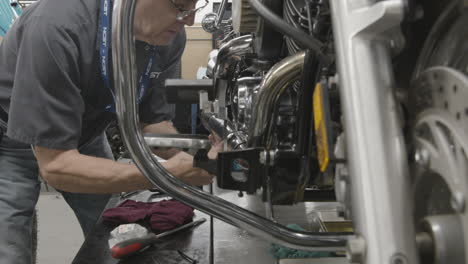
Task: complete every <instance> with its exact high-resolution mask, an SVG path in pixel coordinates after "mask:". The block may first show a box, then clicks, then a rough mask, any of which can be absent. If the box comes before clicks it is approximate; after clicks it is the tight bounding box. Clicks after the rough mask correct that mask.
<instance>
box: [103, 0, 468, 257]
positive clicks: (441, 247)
mask: <svg viewBox="0 0 468 264" xmlns="http://www.w3.org/2000/svg"><path fill="white" fill-rule="evenodd" d="M133 5H134V1H132V0H119V1H116V2H115V3H114V10H115V14H116V16H115V17H114V20H113V34H112V36H113V41H112V43H113V57H114V58H116V59H115V60H114V72H116V73H118V74H115V76H116V77H115V78H116V79H115V84H116V91H117V97H118V100H117V113H118V117H119V125H120V129H121V131H122V136H123V139H124V141H125V144H126V146H127V148H128V150H129V152H130V154H131V156H132V158H133V159H134V161H135V163H136V164H137V166H138V167H139V168H140V169H141V171H142V172H143V173H144V174H145V176H146V177H147V178H148V180H150V181H151V182H152V183H154V184H155V185H156V186H158V187H159V188H161V189H162V190H164V191H165V192H167V193H168V194H169V195H171V196H173V197H174V198H176V199H179V200H181V201H183V202H185V203H187V204H189V205H191V206H193V207H194V208H196V209H199V210H201V211H203V212H205V213H208V214H210V215H212V216H214V217H216V218H218V219H221V220H223V221H225V222H227V223H230V224H232V225H234V226H237V227H239V228H242V229H244V230H247V231H248V232H250V233H252V234H254V235H256V236H258V237H261V238H264V239H266V240H268V241H271V242H275V243H278V244H282V245H284V246H288V247H292V248H296V249H303V250H315V251H332V252H337V251H346V253H347V256H348V260H349V262H350V263H392V264H405V263H411V264H413V263H468V254H467V253H466V252H468V214H467V213H466V199H467V195H468V176H467V175H468V174H467V164H468V163H467V154H466V153H467V152H468V149H467V148H468V134H467V132H466V131H468V130H467V129H466V128H468V127H467V125H468V123H467V120H468V119H467V118H468V106H467V104H466V100H465V98H467V96H468V76H467V75H468V57H467V54H468V52H467V49H468V46H467V45H466V43H467V41H466V40H467V38H468V33H467V31H466V30H464V26H465V25H467V24H468V3H467V2H466V1H459V0H452V1H430V0H406V1H405V0H382V1H376V0H263V1H260V0H235V1H233V2H232V18H231V19H229V20H227V21H222V19H221V18H223V13H224V11H225V10H226V7H227V1H223V2H222V3H221V8H220V11H219V12H218V14H209V15H207V16H206V17H205V19H204V22H203V27H204V28H205V30H207V31H209V32H214V31H215V30H219V29H222V30H223V31H224V32H225V34H224V39H222V40H221V42H220V44H221V46H220V48H219V50H215V51H213V52H212V53H211V54H210V61H209V62H208V70H207V78H208V79H207V80H203V81H200V82H198V83H197V82H190V83H186V85H183V83H182V84H181V83H178V84H177V85H174V87H175V86H177V87H179V88H180V89H181V90H184V89H188V90H190V91H191V92H190V94H192V97H193V96H194V97H195V99H193V100H196V101H197V102H199V105H200V119H201V120H202V122H203V124H204V125H205V127H206V128H207V129H208V130H209V131H210V132H211V133H212V134H214V135H216V136H217V137H219V138H221V139H223V140H224V141H225V149H224V151H223V152H221V153H219V155H218V161H217V165H216V172H217V173H216V175H217V177H216V182H217V184H218V186H219V187H220V188H223V189H229V190H237V191H240V192H246V193H247V194H251V195H255V194H258V193H261V196H262V199H263V200H264V201H265V202H266V203H267V204H268V205H269V206H268V208H269V213H268V215H267V217H261V216H258V215H256V214H255V213H253V212H250V211H248V210H246V209H243V208H240V207H238V206H236V205H235V204H233V203H230V202H227V201H224V200H222V199H219V198H218V197H216V196H212V195H210V194H208V193H205V192H203V191H201V190H199V189H197V188H194V187H191V186H187V185H185V184H184V183H182V182H181V181H179V180H178V179H175V178H174V177H172V176H171V175H169V174H168V173H167V172H166V171H165V170H164V169H163V168H162V167H161V166H160V165H159V163H158V161H157V160H156V159H155V158H154V157H153V156H152V155H151V152H150V150H149V148H148V147H147V145H145V143H144V138H143V136H142V135H141V133H140V132H139V130H138V125H137V123H138V122H137V107H136V104H135V101H136V100H123V99H124V98H131V99H135V98H136V95H135V91H136V89H134V88H135V87H134V86H135V84H136V82H135V76H134V68H133V65H134V62H135V55H134V54H133V53H132V49H131V47H132V45H133V39H132V29H131V28H132V27H131V26H130V25H131V22H132V21H133V12H132V6H133ZM122 76H126V77H125V78H122ZM194 91H195V92H194ZM180 94H185V95H186V94H187V93H180ZM181 96H182V95H181ZM324 200H326V201H328V200H336V201H337V202H338V203H339V204H340V207H339V214H340V216H342V217H344V218H345V219H348V220H350V221H352V223H353V232H352V233H347V232H302V231H295V230H291V229H288V228H287V227H285V226H282V225H280V224H278V223H277V222H276V221H275V220H274V215H275V214H274V206H275V205H292V204H296V203H299V202H304V201H324Z"/></svg>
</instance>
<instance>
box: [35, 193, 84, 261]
mask: <svg viewBox="0 0 468 264" xmlns="http://www.w3.org/2000/svg"><path fill="white" fill-rule="evenodd" d="M37 208H38V230H39V234H38V253H37V254H38V258H37V263H38V264H66V263H71V262H72V260H73V258H74V257H75V255H76V253H77V252H78V250H79V249H80V246H81V244H82V243H83V240H84V239H83V233H82V232H81V228H80V226H79V224H78V220H77V219H76V217H75V215H74V213H73V211H72V210H71V209H70V207H68V205H67V203H66V202H65V200H64V199H63V198H62V196H61V195H60V194H59V193H57V192H55V191H53V192H41V195H40V197H39V202H38V204H37Z"/></svg>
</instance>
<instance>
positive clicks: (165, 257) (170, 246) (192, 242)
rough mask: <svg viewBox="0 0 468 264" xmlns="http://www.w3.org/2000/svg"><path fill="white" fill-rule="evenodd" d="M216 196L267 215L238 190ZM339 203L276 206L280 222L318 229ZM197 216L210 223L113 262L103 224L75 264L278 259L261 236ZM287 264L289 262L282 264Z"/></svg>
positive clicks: (227, 263) (225, 263) (224, 263)
mask: <svg viewBox="0 0 468 264" xmlns="http://www.w3.org/2000/svg"><path fill="white" fill-rule="evenodd" d="M214 189H215V190H214V194H215V195H217V196H218V197H220V198H223V199H225V200H228V201H231V202H234V203H236V204H237V205H239V206H241V207H243V208H246V209H248V210H251V211H255V212H256V213H257V214H259V215H262V216H264V215H265V205H264V203H262V202H261V200H260V199H259V198H258V197H256V196H249V195H244V196H243V197H238V195H237V192H234V191H224V190H220V189H217V188H214ZM149 195H150V193H149V192H148V191H145V192H142V193H139V194H136V195H133V196H131V197H127V199H133V200H138V201H147V200H145V199H146V198H145V197H148V196H149ZM122 201H123V200H122V199H120V197H119V196H115V197H113V198H112V199H111V200H110V202H109V204H108V208H112V207H115V206H116V205H118V204H119V203H120V202H122ZM336 205H337V204H336V203H332V202H326V203H324V202H320V203H313V202H312V203H311V202H309V203H302V204H298V205H295V206H275V212H276V215H277V218H276V220H277V221H278V222H279V223H283V224H288V223H296V224H299V225H301V226H304V227H311V226H315V225H317V223H314V218H315V215H316V214H317V212H320V213H321V214H324V215H326V214H328V213H329V214H330V215H332V214H335V213H336V212H335V210H336ZM194 212H195V218H194V220H197V219H199V218H202V217H204V218H206V219H207V221H206V222H205V223H203V224H201V225H199V226H197V227H195V228H192V229H189V230H185V231H181V232H180V233H176V234H174V235H171V236H169V237H167V238H164V239H161V242H160V243H158V244H156V246H155V247H152V248H150V249H148V250H146V251H144V252H142V253H140V254H138V255H135V256H131V257H129V258H128V259H125V260H120V261H118V260H115V259H112V258H111V256H110V252H109V246H108V239H109V234H110V231H111V230H112V229H111V228H109V227H107V226H105V225H103V224H102V223H101V221H99V222H98V223H97V225H96V226H95V228H94V230H93V231H92V233H91V234H90V235H88V237H87V238H86V239H85V241H84V243H83V245H82V246H81V249H80V250H79V252H78V254H77V255H76V256H75V258H74V260H73V264H98V263H99V264H115V263H119V264H127V263H132V264H150V263H151V264H157V263H161V264H172V263H181V264H183V263H186V264H189V263H191V262H190V261H187V260H185V259H184V258H183V257H182V256H181V255H180V254H179V253H178V250H180V251H182V252H183V253H184V254H186V255H187V256H189V257H190V258H192V259H194V260H196V261H197V263H199V264H212V263H216V264H234V263H256V264H273V263H277V261H276V260H275V259H274V258H273V257H272V256H271V255H270V253H269V250H270V243H269V242H267V241H265V240H263V239H260V238H257V237H255V236H253V235H251V234H249V233H247V232H246V231H244V230H241V229H238V228H236V227H234V226H231V225H229V224H226V223H224V222H222V221H220V220H218V219H211V218H210V216H208V215H206V214H204V213H203V212H200V211H198V210H195V211H194ZM344 260H345V259H331V260H325V259H315V260H314V259H310V260H306V261H304V262H297V261H295V262H294V263H344V262H345V261H344ZM280 263H286V262H283V261H282V262H280Z"/></svg>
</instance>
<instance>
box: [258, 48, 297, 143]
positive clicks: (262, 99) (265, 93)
mask: <svg viewBox="0 0 468 264" xmlns="http://www.w3.org/2000/svg"><path fill="white" fill-rule="evenodd" d="M305 55H306V52H305V51H302V52H299V53H297V54H295V55H292V56H289V57H287V58H285V59H283V60H282V61H280V62H278V63H277V64H275V65H274V66H273V67H272V68H271V69H270V71H269V72H268V73H267V75H266V76H265V78H264V79H263V81H262V82H261V83H260V89H259V91H258V95H257V100H256V103H255V109H254V111H253V114H252V121H251V124H250V127H251V129H250V132H249V135H250V139H249V146H257V145H258V144H264V143H265V141H266V140H265V137H264V136H263V135H264V132H265V130H266V128H267V127H269V126H270V123H271V118H272V117H273V113H274V107H275V105H276V103H277V102H278V99H279V97H280V95H281V94H282V93H283V92H284V91H285V90H286V88H288V87H289V85H290V84H291V83H293V82H294V81H296V80H298V79H299V78H300V77H301V74H302V69H303V66H304V58H305Z"/></svg>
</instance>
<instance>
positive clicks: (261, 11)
mask: <svg viewBox="0 0 468 264" xmlns="http://www.w3.org/2000/svg"><path fill="white" fill-rule="evenodd" d="M249 4H250V6H251V7H252V8H253V9H254V11H255V12H256V13H257V14H258V15H259V16H261V17H262V18H263V19H264V20H265V22H266V23H267V24H268V25H270V26H272V27H273V28H274V29H276V30H277V31H278V32H280V33H282V34H284V35H286V36H288V37H290V38H291V39H294V40H295V41H297V42H298V43H299V44H301V45H302V46H304V47H306V48H308V49H311V50H313V51H314V52H315V53H316V54H317V56H318V57H319V59H320V60H321V61H322V63H323V64H324V65H329V64H330V63H331V58H330V57H328V56H327V55H325V54H323V52H322V50H324V49H325V45H324V44H323V43H322V42H321V41H319V40H317V39H316V38H314V37H311V36H309V35H307V34H305V33H304V32H302V31H301V30H299V29H297V28H295V27H293V26H291V25H289V24H288V23H286V22H285V21H284V20H283V19H282V18H281V17H279V16H278V15H276V14H275V13H273V12H272V11H271V10H269V9H268V8H267V7H265V6H264V5H263V4H262V3H261V2H260V1H259V0H249Z"/></svg>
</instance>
